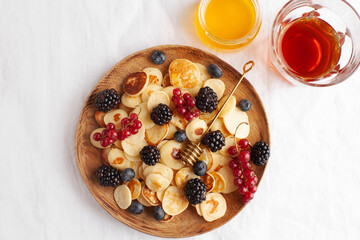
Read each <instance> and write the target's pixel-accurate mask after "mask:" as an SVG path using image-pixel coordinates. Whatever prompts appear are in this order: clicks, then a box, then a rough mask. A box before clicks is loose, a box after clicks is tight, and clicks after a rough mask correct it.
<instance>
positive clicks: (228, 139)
mask: <svg viewBox="0 0 360 240" xmlns="http://www.w3.org/2000/svg"><path fill="white" fill-rule="evenodd" d="M231 146H235V138H234V137H233V136H227V137H225V146H223V147H222V148H221V150H220V151H219V152H220V154H222V155H224V156H228V157H230V156H231V155H230V154H229V148H230V147H231Z"/></svg>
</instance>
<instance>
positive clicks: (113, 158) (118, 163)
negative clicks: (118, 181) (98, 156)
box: [108, 148, 130, 171]
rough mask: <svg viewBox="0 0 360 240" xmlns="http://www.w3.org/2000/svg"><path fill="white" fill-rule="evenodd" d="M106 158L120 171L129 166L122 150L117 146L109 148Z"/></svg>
mask: <svg viewBox="0 0 360 240" xmlns="http://www.w3.org/2000/svg"><path fill="white" fill-rule="evenodd" d="M108 160H109V163H110V165H111V166H112V167H114V168H117V169H119V170H121V171H122V170H124V169H125V168H128V167H130V161H129V160H127V159H126V157H125V155H124V152H123V151H122V150H120V149H118V148H113V149H111V150H110V152H109V155H108Z"/></svg>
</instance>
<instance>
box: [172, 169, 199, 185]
mask: <svg viewBox="0 0 360 240" xmlns="http://www.w3.org/2000/svg"><path fill="white" fill-rule="evenodd" d="M193 178H200V177H199V176H197V175H196V174H195V173H194V172H193V170H192V168H191V167H185V168H182V169H180V170H179V171H178V172H177V173H176V175H175V183H176V186H178V187H179V188H181V189H185V185H186V183H187V181H189V180H190V179H193Z"/></svg>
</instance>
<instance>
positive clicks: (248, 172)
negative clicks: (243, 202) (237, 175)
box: [244, 169, 255, 180]
mask: <svg viewBox="0 0 360 240" xmlns="http://www.w3.org/2000/svg"><path fill="white" fill-rule="evenodd" d="M244 177H245V178H246V179H248V180H250V179H254V177H255V173H254V171H253V170H251V169H246V170H245V171H244Z"/></svg>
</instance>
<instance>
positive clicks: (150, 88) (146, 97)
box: [141, 84, 163, 102]
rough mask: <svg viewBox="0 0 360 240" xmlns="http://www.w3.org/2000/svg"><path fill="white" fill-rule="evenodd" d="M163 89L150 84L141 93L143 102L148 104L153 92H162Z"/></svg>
mask: <svg viewBox="0 0 360 240" xmlns="http://www.w3.org/2000/svg"><path fill="white" fill-rule="evenodd" d="M162 89H163V88H162V87H161V86H159V85H157V84H149V85H148V86H147V87H146V88H145V89H144V91H143V92H142V93H141V100H142V101H143V102H147V101H148V100H149V97H150V95H151V94H152V93H153V92H157V91H161V90H162Z"/></svg>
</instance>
